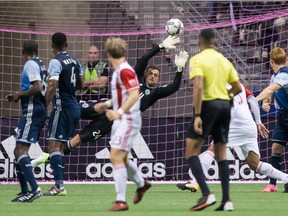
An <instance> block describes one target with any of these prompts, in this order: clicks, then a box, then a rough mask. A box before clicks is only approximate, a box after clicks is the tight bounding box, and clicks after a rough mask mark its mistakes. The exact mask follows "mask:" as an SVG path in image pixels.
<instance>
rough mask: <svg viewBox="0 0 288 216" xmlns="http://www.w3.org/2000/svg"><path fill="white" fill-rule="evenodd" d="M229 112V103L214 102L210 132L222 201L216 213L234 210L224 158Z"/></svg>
mask: <svg viewBox="0 0 288 216" xmlns="http://www.w3.org/2000/svg"><path fill="white" fill-rule="evenodd" d="M230 110H231V105H230V103H229V101H220V100H219V101H218V100H216V101H215V106H214V112H215V113H214V114H215V115H217V120H216V121H215V122H216V123H215V124H214V127H213V129H212V131H211V134H212V137H213V140H214V143H215V144H214V152H215V159H216V160H217V163H218V167H219V176H220V180H221V188H222V201H221V204H220V206H219V207H218V208H217V209H215V210H216V211H232V210H234V207H233V203H232V202H231V200H230V189H229V180H230V178H229V177H230V175H229V163H228V160H227V158H226V147H227V145H226V144H227V143H228V134H229V125H230Z"/></svg>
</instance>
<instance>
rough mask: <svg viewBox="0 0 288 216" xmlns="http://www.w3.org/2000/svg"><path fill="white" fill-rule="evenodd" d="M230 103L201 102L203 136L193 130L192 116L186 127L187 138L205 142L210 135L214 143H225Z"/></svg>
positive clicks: (216, 101)
mask: <svg viewBox="0 0 288 216" xmlns="http://www.w3.org/2000/svg"><path fill="white" fill-rule="evenodd" d="M230 111H231V103H230V101H228V100H219V99H216V100H211V101H203V103H202V110H201V119H202V128H203V134H202V135H199V134H197V133H196V132H195V130H194V126H193V124H194V116H193V118H192V122H191V123H190V124H189V126H188V131H187V138H191V139H204V140H207V138H208V136H209V135H212V138H213V140H214V143H218V142H221V143H227V142H228V132H229V124H230Z"/></svg>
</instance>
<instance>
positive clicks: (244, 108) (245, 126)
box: [177, 85, 288, 192]
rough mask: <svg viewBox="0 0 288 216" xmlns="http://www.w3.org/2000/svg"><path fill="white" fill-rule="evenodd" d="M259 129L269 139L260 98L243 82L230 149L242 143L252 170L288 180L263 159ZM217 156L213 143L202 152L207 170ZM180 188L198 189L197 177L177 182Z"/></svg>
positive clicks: (232, 123) (231, 128) (235, 102)
mask: <svg viewBox="0 0 288 216" xmlns="http://www.w3.org/2000/svg"><path fill="white" fill-rule="evenodd" d="M247 102H248V103H249V105H250V107H251V110H252V113H253V115H254V118H255V121H254V120H253V117H252V115H251V112H250V109H249V105H248V103H247ZM255 123H256V124H255ZM257 128H258V131H259V133H260V135H261V136H262V137H263V138H266V139H267V138H268V132H269V131H268V130H267V129H266V127H265V126H264V125H263V124H262V123H261V119H260V110H259V106H258V101H257V100H256V98H255V97H254V96H253V94H252V93H251V92H250V91H249V90H248V89H247V88H246V87H245V86H243V85H242V92H241V93H240V94H238V95H237V96H235V97H234V100H233V107H232V109H231V121H230V125H229V134H228V143H227V148H231V149H233V148H234V147H237V146H239V147H240V148H241V150H242V153H243V155H244V157H245V161H246V162H247V164H248V165H249V167H250V169H251V170H254V171H256V172H257V173H259V174H263V175H267V176H268V177H271V178H275V179H278V180H281V181H283V182H284V183H287V182H288V175H287V174H286V173H283V172H281V171H279V170H277V169H275V168H274V167H272V166H271V165H270V164H268V163H265V162H262V161H260V152H259V148H258V140H257ZM214 157H215V155H214V146H213V144H211V145H210V146H209V148H208V150H207V151H205V152H203V153H201V154H200V155H199V158H200V162H201V165H202V169H203V171H204V173H206V172H207V171H208V170H209V167H210V166H211V164H212V162H213V160H214ZM177 187H178V188H180V189H182V190H191V191H194V192H195V191H197V189H198V185H197V184H196V182H194V178H193V181H192V183H190V182H187V183H179V184H177Z"/></svg>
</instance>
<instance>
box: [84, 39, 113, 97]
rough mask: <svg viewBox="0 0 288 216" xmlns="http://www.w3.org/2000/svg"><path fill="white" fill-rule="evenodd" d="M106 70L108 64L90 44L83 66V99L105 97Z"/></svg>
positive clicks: (107, 70)
mask: <svg viewBox="0 0 288 216" xmlns="http://www.w3.org/2000/svg"><path fill="white" fill-rule="evenodd" d="M108 72H109V69H108V64H107V63H105V62H103V61H101V60H100V59H99V50H98V48H97V47H96V46H94V45H92V46H91V47H90V48H89V53H88V61H87V63H86V64H85V67H84V84H85V90H84V94H83V95H82V99H83V100H99V99H100V98H107V96H108V95H107V84H108Z"/></svg>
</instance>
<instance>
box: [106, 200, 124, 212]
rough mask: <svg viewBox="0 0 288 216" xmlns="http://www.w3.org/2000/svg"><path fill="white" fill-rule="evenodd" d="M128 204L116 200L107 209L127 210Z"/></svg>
mask: <svg viewBox="0 0 288 216" xmlns="http://www.w3.org/2000/svg"><path fill="white" fill-rule="evenodd" d="M127 210H128V205H127V203H126V202H122V201H116V202H114V204H113V205H112V207H111V208H110V209H108V211H127Z"/></svg>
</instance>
